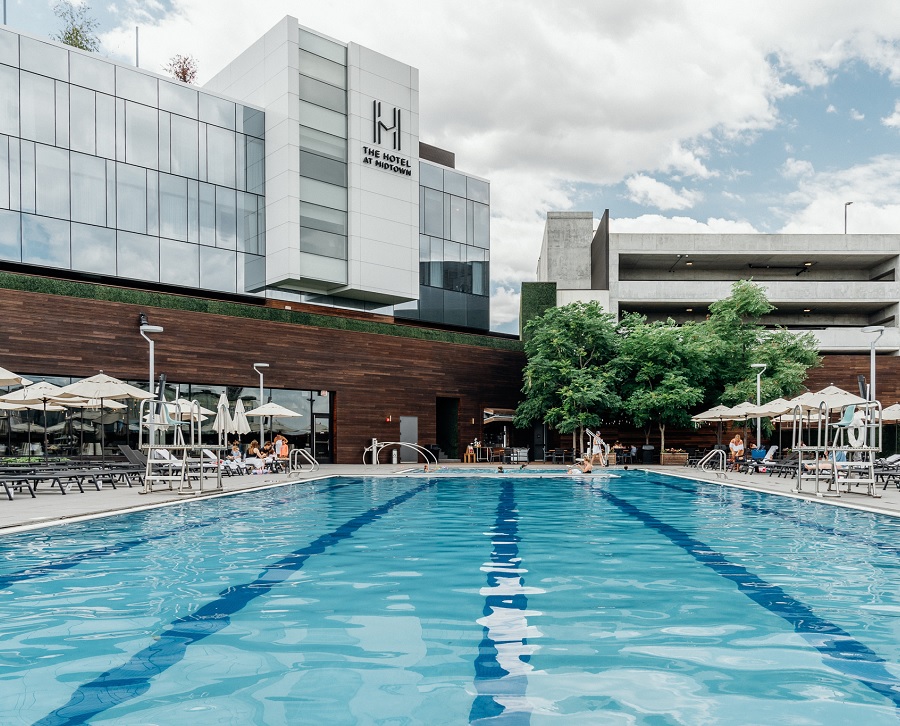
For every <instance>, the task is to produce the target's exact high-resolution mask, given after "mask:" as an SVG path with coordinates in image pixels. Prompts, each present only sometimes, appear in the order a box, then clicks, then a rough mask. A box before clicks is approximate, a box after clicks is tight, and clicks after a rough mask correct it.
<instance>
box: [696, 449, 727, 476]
mask: <svg viewBox="0 0 900 726" xmlns="http://www.w3.org/2000/svg"><path fill="white" fill-rule="evenodd" d="M713 466H715V469H713V468H712V467H713ZM697 468H698V469H699V470H700V471H712V472H715V475H716V476H717V477H722V478H724V477H725V452H724V451H722V449H713V450H712V451H710V452H709V453H708V454H706V456H704V457H703V458H702V459H700V461H698V462H697Z"/></svg>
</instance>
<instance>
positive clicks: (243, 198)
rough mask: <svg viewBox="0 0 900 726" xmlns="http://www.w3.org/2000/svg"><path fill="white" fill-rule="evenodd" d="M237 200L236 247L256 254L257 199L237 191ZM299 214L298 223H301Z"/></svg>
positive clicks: (257, 228)
mask: <svg viewBox="0 0 900 726" xmlns="http://www.w3.org/2000/svg"><path fill="white" fill-rule="evenodd" d="M237 202H238V210H237V211H238V220H237V230H238V240H237V241H238V249H239V250H241V251H242V252H252V253H253V254H256V253H257V252H258V251H259V247H258V244H259V242H258V240H257V234H258V230H259V220H258V215H257V209H256V207H257V199H256V195H254V194H247V193H246V192H238V193H237ZM302 219H303V218H302V216H301V221H300V224H303V221H302Z"/></svg>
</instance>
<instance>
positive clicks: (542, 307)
mask: <svg viewBox="0 0 900 726" xmlns="http://www.w3.org/2000/svg"><path fill="white" fill-rule="evenodd" d="M553 307H556V283H555V282H523V283H522V294H521V296H520V298H519V337H521V338H524V331H525V326H526V325H527V324H528V323H529V322H530V321H531V320H534V319H535V318H536V317H538V316H539V315H543V314H544V312H545V311H547V310H549V309H550V308H553Z"/></svg>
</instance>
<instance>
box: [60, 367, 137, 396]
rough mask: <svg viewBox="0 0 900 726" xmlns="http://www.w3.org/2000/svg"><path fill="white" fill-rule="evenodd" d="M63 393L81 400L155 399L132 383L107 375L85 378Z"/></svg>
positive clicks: (99, 374) (71, 385)
mask: <svg viewBox="0 0 900 726" xmlns="http://www.w3.org/2000/svg"><path fill="white" fill-rule="evenodd" d="M62 391H63V393H64V394H66V395H70V396H80V397H81V398H102V399H104V400H106V399H111V398H112V399H115V398H134V399H137V400H139V401H141V400H144V399H145V398H153V394H152V393H148V392H147V391H143V390H141V389H140V388H137V387H136V386H132V385H131V384H130V383H125V381H120V380H119V379H118V378H113V377H112V376H108V375H106V374H105V373H98V374H97V375H95V376H91V377H90V378H84V379H82V380H80V381H76V382H75V383H70V384H69V385H68V386H65V387H64V388H63V389H62Z"/></svg>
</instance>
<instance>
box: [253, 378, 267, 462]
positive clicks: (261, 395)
mask: <svg viewBox="0 0 900 726" xmlns="http://www.w3.org/2000/svg"><path fill="white" fill-rule="evenodd" d="M268 367H269V364H268V363H254V364H253V370H255V371H256V372H257V373H259V405H260V406H262V405H263V404H264V403H265V402H266V400H265V398H264V395H265V394H264V393H263V372H262V371H261V370H260V368H268ZM265 426H266V417H265V416H260V417H259V445H260V446H262V445H263V442H264V441H265V438H266V437H265V435H264V432H265Z"/></svg>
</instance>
